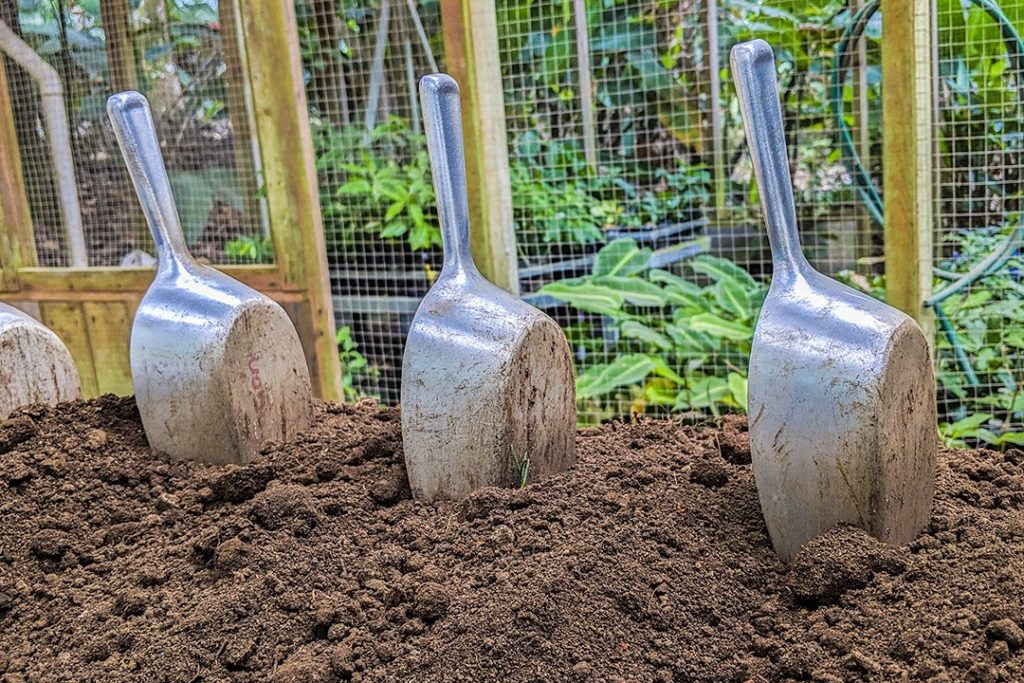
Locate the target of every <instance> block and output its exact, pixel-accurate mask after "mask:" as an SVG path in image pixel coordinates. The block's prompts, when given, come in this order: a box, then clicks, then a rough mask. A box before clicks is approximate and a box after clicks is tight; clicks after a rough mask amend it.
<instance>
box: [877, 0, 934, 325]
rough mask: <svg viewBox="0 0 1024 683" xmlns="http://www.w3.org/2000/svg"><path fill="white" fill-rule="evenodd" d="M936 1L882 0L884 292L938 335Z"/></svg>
mask: <svg viewBox="0 0 1024 683" xmlns="http://www.w3.org/2000/svg"><path fill="white" fill-rule="evenodd" d="M933 4H934V3H932V2H907V0H882V16H883V20H884V22H885V25H884V28H883V30H882V130H883V132H882V141H883V157H882V159H883V161H882V163H883V167H884V183H883V189H884V192H885V291H886V299H887V300H888V302H889V303H890V304H891V305H893V306H895V307H896V308H899V309H900V310H902V311H904V312H906V313H907V314H909V315H911V316H913V317H914V318H915V319H916V320H917V321H918V322H919V323H921V326H922V327H923V328H924V329H925V333H926V334H927V335H928V337H929V339H931V338H932V336H933V335H934V329H935V326H934V320H933V319H932V315H931V313H930V311H929V310H926V308H925V306H924V305H923V304H924V301H925V299H927V298H928V297H929V296H930V295H931V290H932V253H933V233H934V230H935V225H934V206H933V202H932V193H933V187H934V176H933V165H932V164H933V159H932V153H933V140H932V126H933V118H932V117H933V113H932V112H933V104H934V100H933V98H932V88H933V81H932V79H933V76H934V73H933V70H932V47H931V43H932V20H931V12H932V11H933V10H932V6H933Z"/></svg>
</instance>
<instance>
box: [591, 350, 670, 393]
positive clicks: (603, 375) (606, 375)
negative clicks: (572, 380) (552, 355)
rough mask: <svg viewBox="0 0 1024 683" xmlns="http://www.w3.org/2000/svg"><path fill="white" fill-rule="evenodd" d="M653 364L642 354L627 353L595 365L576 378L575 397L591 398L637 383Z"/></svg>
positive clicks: (649, 370) (649, 371)
mask: <svg viewBox="0 0 1024 683" xmlns="http://www.w3.org/2000/svg"><path fill="white" fill-rule="evenodd" d="M654 366H655V364H654V362H653V361H652V360H651V359H650V358H648V357H647V356H646V355H643V354H627V355H624V356H619V357H618V358H616V359H615V360H614V361H612V362H611V363H605V364H602V365H595V366H593V367H591V368H588V369H587V370H586V371H585V372H584V373H583V374H582V375H580V376H579V378H578V379H577V380H576V397H577V398H581V399H582V398H593V397H594V396H601V395H603V394H607V393H609V392H611V391H614V390H615V389H618V388H620V387H624V386H629V385H633V384H637V383H639V382H640V381H641V380H643V379H644V378H645V377H647V375H649V374H650V373H651V371H652V370H654Z"/></svg>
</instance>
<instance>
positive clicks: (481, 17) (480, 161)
mask: <svg viewBox="0 0 1024 683" xmlns="http://www.w3.org/2000/svg"><path fill="white" fill-rule="evenodd" d="M441 24H442V28H443V31H444V49H445V62H446V64H447V65H448V72H449V73H450V74H451V75H452V77H454V78H455V80H456V81H458V82H459V86H460V88H461V90H462V125H463V139H464V142H465V148H466V182H467V185H468V186H469V188H468V189H469V212H470V219H469V225H470V235H471V240H472V242H473V244H472V249H473V258H474V259H475V260H476V263H477V266H478V267H479V268H480V270H481V272H482V273H483V274H484V276H485V277H487V279H489V280H490V281H491V282H493V283H494V284H496V285H498V286H499V287H502V288H504V289H506V290H508V291H510V292H512V293H513V294H516V295H518V294H519V276H518V271H517V258H516V240H515V233H514V229H513V220H512V184H511V180H510V178H509V165H508V137H507V131H506V129H505V98H504V96H503V93H502V87H501V63H500V59H499V55H498V21H497V14H496V9H495V5H494V3H493V2H479V0H477V1H474V0H441Z"/></svg>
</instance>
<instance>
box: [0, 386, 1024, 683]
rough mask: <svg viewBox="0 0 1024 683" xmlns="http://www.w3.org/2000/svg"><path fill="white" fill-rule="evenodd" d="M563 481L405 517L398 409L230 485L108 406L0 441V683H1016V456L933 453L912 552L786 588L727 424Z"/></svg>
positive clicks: (595, 457)
mask: <svg viewBox="0 0 1024 683" xmlns="http://www.w3.org/2000/svg"><path fill="white" fill-rule="evenodd" d="M577 444H578V451H579V463H578V464H577V465H576V466H575V467H574V468H573V469H572V470H571V471H569V472H567V473H565V474H562V475H558V476H554V477H550V478H548V479H546V480H544V481H541V482H539V483H537V484H534V485H531V486H528V487H526V488H525V489H521V490H499V489H485V490H482V491H479V492H477V493H476V494H475V495H473V496H472V497H471V498H469V499H468V500H465V501H463V502H460V503H444V504H439V505H423V504H420V503H416V502H414V501H412V500H410V499H409V489H408V484H407V482H406V479H405V475H404V470H403V467H402V441H401V432H400V424H399V419H398V412H397V411H396V410H394V409H381V408H379V407H377V406H375V405H371V404H359V405H352V406H339V405H330V404H320V405H318V407H317V423H316V427H315V428H314V429H313V430H312V431H311V432H310V433H309V434H308V435H306V436H305V437H303V438H301V439H299V440H297V441H295V442H291V443H287V444H275V445H273V446H272V447H269V448H267V449H266V450H265V453H264V454H263V455H262V456H261V457H260V458H259V459H258V460H257V461H256V462H254V463H252V464H250V465H247V466H242V467H228V468H223V467H211V466H203V465H197V464H190V463H180V464H169V463H166V462H162V461H160V460H159V459H156V458H154V457H153V456H151V455H150V453H149V452H148V450H147V447H146V441H145V437H144V435H143V433H142V429H141V426H140V423H139V418H138V414H137V412H136V410H135V407H134V403H133V402H132V400H131V399H122V398H114V397H103V398H99V399H95V400H92V401H88V402H78V403H71V404H65V405H62V406H59V407H57V408H54V409H42V408H32V409H27V410H24V411H22V412H21V413H19V414H17V415H15V416H14V417H12V418H11V419H10V420H8V421H6V422H4V423H2V424H0V680H2V681H5V682H10V683H14V682H16V681H105V682H110V681H175V682H181V683H189V682H191V683H195V682H198V681H204V682H210V681H272V682H274V683H292V682H295V683H298V682H312V683H318V682H326V681H347V680H353V681H355V680H358V681H405V680H409V681H536V680H551V681H563V680H564V681H607V682H611V681H673V680H675V681H737V682H739V681H747V680H752V681H779V680H789V679H796V680H808V679H809V680H817V681H853V680H872V681H900V680H902V681H908V680H911V681H918V680H931V681H962V680H975V681H997V680H1005V681H1019V680H1024V656H1022V654H1021V652H1022V650H1021V648H1022V646H1024V631H1022V629H1021V626H1022V625H1024V512H1022V507H1024V452H1021V451H1018V450H1010V451H1008V452H1007V453H1006V454H1000V453H995V452H990V451H942V452H941V455H940V460H939V476H938V490H937V494H936V499H935V503H934V507H933V515H932V519H931V523H930V525H929V526H928V528H927V530H926V531H925V532H924V533H923V534H922V535H921V536H920V537H919V538H918V539H917V540H916V541H914V542H913V543H912V544H911V545H910V546H909V547H906V548H894V547H888V546H884V545H881V544H879V543H877V542H875V541H873V540H872V539H871V538H869V537H867V536H866V535H865V534H863V533H861V532H859V531H856V530H853V529H847V528H837V529H835V530H833V531H831V532H829V533H828V534H826V535H825V536H823V537H821V538H819V539H818V540H817V541H815V542H813V543H812V544H811V545H809V546H808V547H806V548H805V549H804V551H803V552H802V553H801V555H800V556H799V557H798V559H797V561H796V562H795V563H794V564H793V565H792V566H791V567H788V568H787V567H786V566H784V565H783V564H781V563H780V562H779V561H778V560H777V559H776V557H775V555H774V554H773V553H772V551H771V548H770V547H769V542H768V536H767V533H766V531H765V528H764V524H763V522H762V520H761V516H760V514H759V510H758V503H757V495H756V492H755V489H754V482H753V479H752V476H751V471H750V465H749V459H750V454H749V451H748V446H747V438H746V433H745V423H744V422H743V421H742V420H741V419H737V418H727V419H725V420H723V421H720V422H718V423H704V424H686V423H684V422H681V421H662V420H640V421H638V422H636V423H632V424H631V423H614V424H609V425H606V426H603V427H601V428H597V429H589V430H586V431H583V432H581V433H580V435H579V437H578V441H577Z"/></svg>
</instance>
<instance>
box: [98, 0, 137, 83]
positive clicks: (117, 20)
mask: <svg viewBox="0 0 1024 683" xmlns="http://www.w3.org/2000/svg"><path fill="white" fill-rule="evenodd" d="M100 19H102V21H103V35H104V36H105V37H106V48H107V60H108V63H109V64H110V88H111V90H113V91H114V92H121V91H122V90H138V89H139V76H138V74H137V73H136V72H135V46H134V44H133V42H132V36H131V29H130V26H131V22H129V21H128V0H100Z"/></svg>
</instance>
